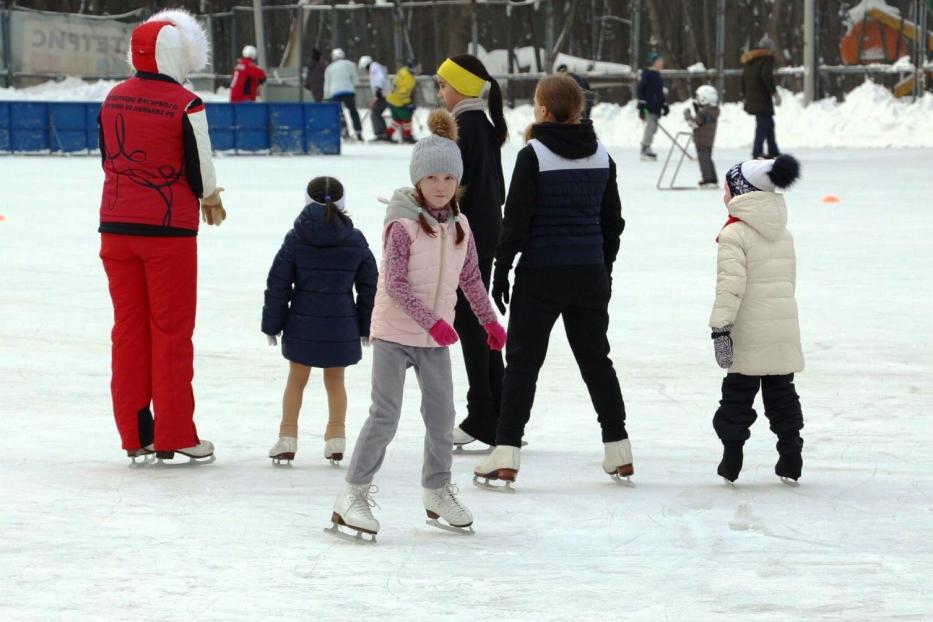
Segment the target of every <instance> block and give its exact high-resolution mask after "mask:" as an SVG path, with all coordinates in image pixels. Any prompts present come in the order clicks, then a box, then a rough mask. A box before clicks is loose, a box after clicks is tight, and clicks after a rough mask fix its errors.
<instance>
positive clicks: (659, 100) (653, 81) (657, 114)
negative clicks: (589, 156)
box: [635, 52, 671, 161]
mask: <svg viewBox="0 0 933 622" xmlns="http://www.w3.org/2000/svg"><path fill="white" fill-rule="evenodd" d="M662 69H664V58H663V57H662V56H661V55H660V54H658V53H657V52H648V67H647V68H646V69H643V70H642V72H641V77H640V78H639V79H638V85H637V86H636V87H635V96H636V97H637V98H638V118H640V119H641V120H642V121H644V122H645V133H644V134H642V137H641V159H642V160H645V161H648V160H657V159H658V154H656V153H655V152H654V151H652V150H651V143H652V142H654V135H655V133H656V132H657V131H658V120H659V119H660V118H661V117H663V116H666V115H667V114H668V113H669V112H670V111H671V109H670V108H669V107H668V105H667V101H665V97H664V81H663V80H662V79H661V73H660V71H661V70H662Z"/></svg>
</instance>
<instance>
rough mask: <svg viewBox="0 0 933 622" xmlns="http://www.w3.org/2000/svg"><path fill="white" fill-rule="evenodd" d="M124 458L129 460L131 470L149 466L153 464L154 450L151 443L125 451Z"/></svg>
mask: <svg viewBox="0 0 933 622" xmlns="http://www.w3.org/2000/svg"><path fill="white" fill-rule="evenodd" d="M126 456H127V458H129V459H130V468H131V469H136V468H139V467H144V466H149V465H150V464H152V463H153V462H155V448H154V447H153V446H152V443H149V444H148V445H146V446H145V447H140V448H139V449H127V450H126ZM137 458H139V462H136V459H137Z"/></svg>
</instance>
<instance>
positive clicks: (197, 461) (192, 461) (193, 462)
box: [153, 454, 217, 469]
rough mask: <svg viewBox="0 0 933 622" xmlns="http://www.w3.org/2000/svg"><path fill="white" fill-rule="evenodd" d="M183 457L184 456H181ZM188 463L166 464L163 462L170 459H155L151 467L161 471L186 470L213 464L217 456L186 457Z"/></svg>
mask: <svg viewBox="0 0 933 622" xmlns="http://www.w3.org/2000/svg"><path fill="white" fill-rule="evenodd" d="M181 455H183V456H184V455H185V454H181ZM186 457H187V458H188V462H166V461H165V460H171V458H165V459H163V458H156V461H155V464H154V465H153V466H156V467H159V468H161V469H186V468H189V467H196V466H201V465H205V464H213V463H214V461H215V460H217V456H215V455H214V454H211V455H209V456H207V457H205V458H195V457H193V456H186Z"/></svg>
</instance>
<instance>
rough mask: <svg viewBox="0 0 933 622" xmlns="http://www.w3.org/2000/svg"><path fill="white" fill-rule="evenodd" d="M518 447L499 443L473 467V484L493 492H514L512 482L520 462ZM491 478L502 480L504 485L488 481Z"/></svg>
mask: <svg viewBox="0 0 933 622" xmlns="http://www.w3.org/2000/svg"><path fill="white" fill-rule="evenodd" d="M520 451H521V450H520V449H519V448H518V447H512V446H511V445H499V446H498V447H496V448H495V449H493V450H492V453H491V454H489V457H488V458H486V459H485V460H483V461H482V462H481V463H479V464H478V465H476V467H475V468H474V469H473V484H475V485H476V486H478V487H479V488H485V489H486V490H492V491H495V492H515V489H514V488H512V483H513V482H514V481H515V478H516V477H517V476H518V468H519V466H520V464H521V457H520ZM493 480H502V481H503V482H505V485H504V486H497V485H495V484H492V483H490V482H491V481H493Z"/></svg>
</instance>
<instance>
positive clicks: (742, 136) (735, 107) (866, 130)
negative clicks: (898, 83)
mask: <svg viewBox="0 0 933 622" xmlns="http://www.w3.org/2000/svg"><path fill="white" fill-rule="evenodd" d="M780 93H781V98H782V100H783V101H782V103H781V105H780V106H778V107H777V114H776V116H775V124H776V128H777V141H778V146H780V147H781V148H782V149H797V148H801V147H805V148H821V147H860V148H866V147H867V148H886V147H933V94H930V93H926V94H925V95H924V96H923V98H922V99H920V100H919V101H917V102H910V101H906V100H905V101H900V100H898V99H897V98H895V97H894V96H893V95H892V94H891V92H890V91H889V90H888V89H886V88H885V87H883V86H881V85H880V84H876V83H874V82H871V81H866V82H865V83H863V84H862V85H861V86H859V87H857V88H855V89H853V90H852V92H851V93H849V94H848V96H847V97H846V99H845V101H843V102H837V101H836V100H835V99H834V98H827V99H823V100H820V101H817V102H814V103H812V104H811V105H810V106H809V107H807V106H804V104H803V94H796V93H793V92H791V91H788V90H786V89H780ZM690 105H691V103H690V102H681V103H674V104H671V113H670V115H668V116H667V117H664V118H663V119H662V120H661V125H663V126H664V128H665V129H667V130H668V131H669V132H671V133H672V134H674V133H676V132H686V131H689V128H688V127H687V124H686V122H685V121H684V118H683V111H684V109H685V108H686V107H688V106H690ZM721 110H722V111H721V114H720V117H719V126H718V128H717V132H716V147H719V148H741V149H746V148H749V147H750V146H751V143H752V139H753V138H754V135H755V118H754V117H753V116H751V115H749V114H746V112H745V111H744V110H743V108H742V104H741V103H726V104H724V105H723V106H722V107H721ZM592 117H593V122H594V124H595V125H596V131H597V133H598V134H599V136H600V138H601V139H602V140H603V141H604V142H605V143H607V144H609V145H615V146H622V147H637V146H638V145H639V143H640V141H641V136H642V131H643V130H644V124H643V123H642V121H641V120H640V119H639V118H638V111H637V110H636V108H635V102H634V101H630V102H629V103H628V104H626V105H625V106H619V105H617V104H606V103H603V104H597V106H596V107H595V108H594V109H593V113H592ZM506 119H507V120H508V123H509V128H510V129H511V140H512V142H513V143H515V144H521V134H522V132H523V131H524V129H525V127H526V126H527V125H528V124H529V123H531V121H532V119H533V113H532V109H531V106H527V105H525V106H518V107H516V108H515V109H513V110H508V111H506ZM669 145H670V142H669V141H668V139H667V138H666V137H665V136H664V133H663V132H662V131H659V132H658V136H657V137H656V139H655V145H654V146H655V150H656V151H658V153H660V154H662V155H664V154H666V152H667V148H668V146H669Z"/></svg>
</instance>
